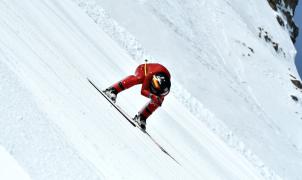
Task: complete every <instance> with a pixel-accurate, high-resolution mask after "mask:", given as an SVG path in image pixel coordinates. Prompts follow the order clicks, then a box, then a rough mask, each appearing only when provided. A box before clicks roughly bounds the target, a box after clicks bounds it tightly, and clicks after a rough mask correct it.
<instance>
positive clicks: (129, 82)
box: [113, 63, 171, 119]
mask: <svg viewBox="0 0 302 180" xmlns="http://www.w3.org/2000/svg"><path fill="white" fill-rule="evenodd" d="M145 67H146V69H145ZM156 73H165V74H166V75H167V76H168V77H169V78H171V76H170V73H169V71H168V70H167V69H166V68H165V67H164V66H163V65H161V64H155V63H150V64H146V65H145V64H141V65H139V66H138V67H137V68H136V70H135V75H130V76H128V77H126V78H125V79H123V80H121V81H119V82H117V83H115V84H114V85H113V87H114V88H115V89H116V90H117V92H118V93H119V92H121V91H123V90H125V89H128V88H130V87H132V86H134V85H137V84H142V89H141V94H142V95H143V96H145V97H147V98H151V97H155V96H156V95H154V94H152V93H151V91H150V85H151V80H152V77H153V75H154V74H156ZM157 99H158V100H157V101H154V100H152V98H151V101H150V102H148V103H147V104H146V105H145V106H144V107H143V108H142V109H141V110H140V111H139V114H140V115H141V116H143V117H144V118H145V119H147V118H148V117H149V116H150V115H151V114H152V113H153V112H154V111H155V110H156V109H157V108H158V107H159V106H161V104H162V102H163V101H164V96H157Z"/></svg>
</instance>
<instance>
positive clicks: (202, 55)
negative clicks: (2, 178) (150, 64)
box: [0, 0, 302, 179]
mask: <svg viewBox="0 0 302 180" xmlns="http://www.w3.org/2000/svg"><path fill="white" fill-rule="evenodd" d="M73 2H74V3H73ZM0 10H1V11H0V36H1V37H2V38H1V39H0V57H1V59H0V62H1V64H0V65H1V66H0V69H1V70H2V69H3V71H0V72H1V80H2V82H4V85H3V86H1V92H3V93H1V96H0V98H1V99H0V100H1V102H2V104H3V105H2V104H1V108H0V110H1V113H0V114H1V116H0V117H1V119H0V123H1V124H0V128H1V129H5V131H1V133H0V140H1V141H0V143H1V145H3V147H4V148H5V149H7V150H8V151H9V152H12V153H11V154H12V156H14V158H15V159H16V160H17V161H18V162H19V164H20V165H21V166H22V167H23V169H25V170H26V171H27V172H28V174H29V175H30V177H32V178H33V179H142V177H143V179H176V178H178V179H281V178H284V179H299V177H300V169H301V168H302V164H301V162H302V157H301V149H302V142H301V138H302V134H301V132H300V131H299V129H301V126H302V125H301V120H300V118H301V101H298V102H295V101H293V100H292V98H291V95H294V96H295V97H297V98H299V99H301V98H302V97H301V94H300V92H299V91H298V90H296V89H294V86H293V85H292V83H291V81H290V75H289V74H291V75H292V76H295V77H296V78H297V73H296V70H295V66H294V62H293V58H294V56H295V50H294V48H293V45H292V43H291V41H290V38H289V36H288V34H287V32H286V31H285V30H283V29H282V28H280V26H279V25H278V23H277V22H276V21H275V19H274V18H275V16H274V12H273V11H272V10H271V8H270V7H269V5H268V4H267V3H266V2H265V1H262V0H256V1H255V0H254V1H252V0H250V1H247V2H245V3H242V1H239V0H234V1H228V0H213V1H182V0H173V1H172V0H171V1H169V0H160V1H156V0H153V1H144V0H139V1H130V0H123V1H118V0H111V1H103V0H97V1H93V0H89V1H86V0H74V1H68V0H66V1H59V0H52V1H50V0H33V1H31V3H27V2H23V1H16V0H5V1H1V2H0ZM83 10H84V11H83ZM85 12H86V13H85ZM259 12H261V13H259ZM145 57H148V58H150V59H152V60H154V61H156V62H159V63H163V64H164V65H166V66H167V67H168V69H169V70H170V71H171V73H172V80H173V84H172V92H171V94H170V95H169V96H168V97H167V98H166V100H165V102H164V105H163V107H162V108H160V109H159V110H158V111H157V112H156V113H155V114H154V115H152V117H151V118H150V120H149V121H148V127H147V128H148V131H149V132H150V134H151V135H152V136H153V137H154V138H155V139H156V140H157V141H158V142H159V143H160V144H161V145H163V146H164V147H165V148H166V149H167V150H168V151H169V153H170V154H171V155H173V156H174V157H175V159H177V160H178V161H179V162H180V164H181V165H178V164H176V163H175V162H174V161H172V160H171V159H169V157H167V156H165V154H163V153H162V152H161V151H160V150H159V149H158V148H157V147H156V146H154V144H153V143H152V141H150V140H149V139H148V138H147V137H146V136H144V135H143V134H142V133H141V132H140V131H138V130H137V129H135V128H133V127H132V126H131V125H130V124H129V123H128V122H127V121H125V120H124V119H123V117H122V116H121V115H120V114H119V113H118V112H116V111H115V110H114V109H112V107H110V106H109V105H108V103H107V102H106V100H105V99H103V98H102V97H100V95H99V94H98V93H97V92H96V91H95V90H94V89H93V87H91V85H90V84H89V83H88V82H87V80H86V77H89V78H91V79H92V80H93V81H94V82H95V83H96V84H97V85H99V86H100V87H101V88H105V87H107V86H109V85H110V84H112V83H113V82H115V81H117V80H119V79H121V78H123V77H124V76H126V75H129V74H132V73H133V71H134V69H135V67H136V66H137V65H138V64H139V63H141V62H142V60H143V59H144V58H145ZM134 99H135V101H134ZM146 101H147V100H146V99H145V98H142V97H141V96H140V95H139V87H135V88H133V89H131V90H128V91H127V93H126V92H123V93H121V94H120V95H119V97H118V103H119V105H121V106H122V107H123V108H124V109H125V110H126V111H127V112H129V114H131V115H134V114H135V113H136V112H137V111H138V110H139V108H140V107H141V106H142V105H143V104H144V103H145V102H146ZM20 112H21V113H20Z"/></svg>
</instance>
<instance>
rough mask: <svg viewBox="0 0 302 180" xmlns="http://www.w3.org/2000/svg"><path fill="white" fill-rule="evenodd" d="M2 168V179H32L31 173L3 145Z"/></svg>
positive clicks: (0, 156)
mask: <svg viewBox="0 0 302 180" xmlns="http://www.w3.org/2000/svg"><path fill="white" fill-rule="evenodd" d="M0 169H1V171H0V179H23V180H30V177H29V175H28V174H27V173H26V172H25V171H24V170H23V169H22V168H21V167H20V166H19V165H18V162H17V161H16V160H15V159H14V157H12V156H11V155H10V154H9V153H8V152H7V151H6V150H5V149H4V148H3V147H2V146H0Z"/></svg>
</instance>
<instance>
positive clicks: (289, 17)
mask: <svg viewBox="0 0 302 180" xmlns="http://www.w3.org/2000/svg"><path fill="white" fill-rule="evenodd" d="M267 2H268V3H269V5H270V7H271V8H272V9H273V10H275V11H278V12H281V13H282V14H283V16H284V18H283V19H282V18H281V17H280V16H277V17H276V19H277V21H278V23H279V24H280V26H282V27H286V29H287V30H288V32H289V34H290V38H291V40H292V42H293V43H295V42H296V38H297V37H298V35H299V28H298V27H297V25H296V24H295V22H294V20H293V17H294V14H295V9H296V7H297V4H298V0H267ZM285 18H286V19H285ZM284 21H287V22H284Z"/></svg>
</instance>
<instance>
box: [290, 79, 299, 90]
mask: <svg viewBox="0 0 302 180" xmlns="http://www.w3.org/2000/svg"><path fill="white" fill-rule="evenodd" d="M291 82H292V83H293V84H294V85H295V86H296V87H297V88H299V89H302V83H301V82H300V81H299V80H296V79H291Z"/></svg>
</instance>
